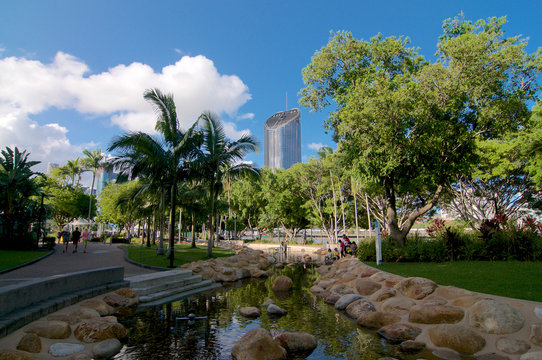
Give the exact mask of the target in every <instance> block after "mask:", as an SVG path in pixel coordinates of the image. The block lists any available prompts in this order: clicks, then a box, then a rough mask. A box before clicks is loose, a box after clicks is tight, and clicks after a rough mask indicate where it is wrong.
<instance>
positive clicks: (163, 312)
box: [115, 267, 437, 360]
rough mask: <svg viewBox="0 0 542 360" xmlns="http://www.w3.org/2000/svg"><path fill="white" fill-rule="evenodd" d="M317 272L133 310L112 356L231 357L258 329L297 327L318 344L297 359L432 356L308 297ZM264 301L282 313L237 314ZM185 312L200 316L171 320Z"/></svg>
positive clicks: (299, 271) (296, 271)
mask: <svg viewBox="0 0 542 360" xmlns="http://www.w3.org/2000/svg"><path fill="white" fill-rule="evenodd" d="M278 275H287V276H289V277H290V278H292V280H294V288H293V290H291V291H290V292H288V293H287V294H281V293H274V292H273V291H272V290H271V284H272V281H273V280H274V278H275V277H276V276H278ZM318 276H319V275H318V273H316V271H315V270H314V269H312V268H307V269H303V267H295V268H289V267H286V268H284V269H282V270H280V271H278V272H277V273H276V274H275V276H273V277H272V278H268V279H266V280H265V281H257V280H251V281H245V282H239V283H237V284H233V285H229V286H230V287H229V288H223V289H218V290H217V291H214V292H210V293H205V294H199V295H197V296H193V297H190V298H187V299H182V300H179V301H176V302H173V303H169V304H165V305H162V306H159V307H154V308H149V309H147V310H144V311H141V312H138V313H136V315H134V316H132V317H129V318H126V319H121V320H120V321H121V322H122V323H123V324H124V325H125V326H126V327H127V328H128V331H129V338H128V340H127V343H126V345H125V346H124V347H123V349H122V350H121V352H120V353H119V354H118V355H117V356H116V357H115V359H133V360H135V359H138V360H143V359H149V360H150V359H183V360H185V359H217V360H218V359H220V360H222V359H232V356H231V351H232V348H233V345H234V344H235V343H236V342H237V340H239V339H240V338H241V337H242V336H243V335H244V334H246V333H247V332H248V331H250V330H252V329H254V328H258V327H263V328H265V329H268V330H271V331H272V332H275V333H278V332H282V331H292V332H298V331H303V332H307V333H309V334H312V335H313V336H314V337H316V339H317V341H318V347H317V348H316V349H315V350H314V351H313V352H312V354H310V355H309V356H307V357H302V358H300V359H304V358H306V359H311V360H323V359H367V360H374V359H379V358H381V357H386V356H391V357H396V358H400V359H419V358H425V359H437V358H436V357H435V356H433V355H432V354H431V353H430V352H429V351H424V352H423V353H419V354H416V355H405V354H402V353H398V351H397V349H396V346H395V345H392V344H389V343H387V342H386V341H385V340H384V339H382V338H380V337H379V336H378V335H377V334H376V332H374V331H370V330H367V329H364V328H361V327H359V326H358V325H357V324H356V322H355V321H354V320H352V319H350V318H348V317H347V316H345V315H344V314H343V313H342V312H338V311H336V310H335V308H334V307H333V305H329V304H326V303H325V302H324V301H323V300H322V299H321V298H319V297H316V296H314V295H313V294H312V293H311V292H310V291H309V288H310V287H311V286H312V283H313V281H314V280H316V279H317V278H318ZM267 299H272V300H274V301H275V302H276V304H277V305H278V306H280V307H281V308H283V309H285V310H287V311H288V314H287V315H285V316H283V317H280V318H275V317H270V316H268V315H267V314H266V313H265V311H262V315H261V317H259V318H257V319H248V318H244V317H242V316H240V315H239V314H238V311H237V310H238V308H239V307H244V306H255V307H260V305H261V304H262V303H264V302H265V301H266V300H267ZM260 308H261V307H260ZM189 313H194V314H195V315H196V316H197V317H199V318H204V317H206V319H197V320H195V321H194V324H193V325H187V321H186V320H180V321H175V317H186V316H187V315H188V314H189ZM292 359H297V358H295V357H294V358H292Z"/></svg>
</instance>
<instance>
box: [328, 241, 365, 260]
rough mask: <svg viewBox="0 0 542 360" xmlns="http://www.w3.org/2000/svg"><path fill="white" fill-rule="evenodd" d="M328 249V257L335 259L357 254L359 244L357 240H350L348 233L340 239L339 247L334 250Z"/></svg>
mask: <svg viewBox="0 0 542 360" xmlns="http://www.w3.org/2000/svg"><path fill="white" fill-rule="evenodd" d="M327 251H328V255H327V256H326V258H327V259H329V260H331V261H335V260H338V259H340V258H343V257H345V256H347V255H354V256H356V253H357V251H358V245H357V244H356V242H355V241H350V239H349V238H348V236H347V235H346V234H343V236H342V240H339V248H334V249H333V250H331V249H328V250H327Z"/></svg>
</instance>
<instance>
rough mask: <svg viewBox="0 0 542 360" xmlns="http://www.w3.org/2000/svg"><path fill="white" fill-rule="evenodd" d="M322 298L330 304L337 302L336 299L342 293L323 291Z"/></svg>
mask: <svg viewBox="0 0 542 360" xmlns="http://www.w3.org/2000/svg"><path fill="white" fill-rule="evenodd" d="M322 295H323V298H324V301H325V302H326V303H328V304H331V305H334V304H336V303H337V301H339V299H340V298H341V297H342V296H344V295H340V294H337V293H334V292H327V291H326V292H324V293H323V294H322Z"/></svg>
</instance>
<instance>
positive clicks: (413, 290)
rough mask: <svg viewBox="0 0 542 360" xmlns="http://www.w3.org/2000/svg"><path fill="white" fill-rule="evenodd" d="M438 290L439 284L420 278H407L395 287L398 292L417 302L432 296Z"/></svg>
mask: <svg viewBox="0 0 542 360" xmlns="http://www.w3.org/2000/svg"><path fill="white" fill-rule="evenodd" d="M436 288H437V284H436V283H435V282H434V281H432V280H429V279H425V278H420V277H411V278H407V279H404V280H402V281H401V282H400V283H398V284H397V285H395V289H396V290H399V291H400V292H401V293H402V294H403V295H405V296H408V297H409V298H412V299H416V300H420V299H423V298H424V297H426V296H427V295H429V294H432V293H433V291H435V289H436Z"/></svg>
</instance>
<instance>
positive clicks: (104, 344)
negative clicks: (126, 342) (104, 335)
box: [92, 339, 122, 359]
mask: <svg viewBox="0 0 542 360" xmlns="http://www.w3.org/2000/svg"><path fill="white" fill-rule="evenodd" d="M120 349H122V344H121V342H120V341H119V340H118V339H107V340H104V341H100V342H98V343H96V344H95V345H94V346H93V347H92V355H94V358H95V359H110V358H112V357H113V356H115V355H117V354H118V353H119V352H120Z"/></svg>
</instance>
